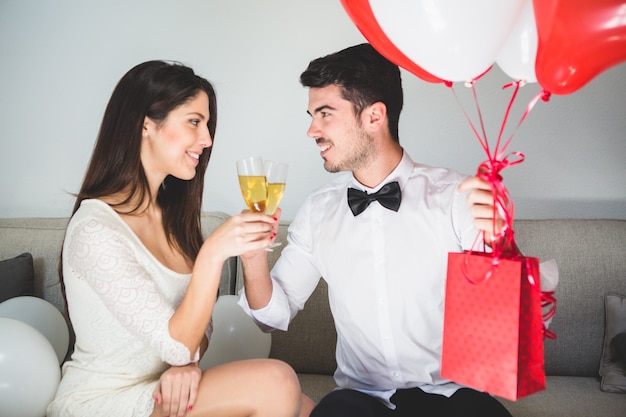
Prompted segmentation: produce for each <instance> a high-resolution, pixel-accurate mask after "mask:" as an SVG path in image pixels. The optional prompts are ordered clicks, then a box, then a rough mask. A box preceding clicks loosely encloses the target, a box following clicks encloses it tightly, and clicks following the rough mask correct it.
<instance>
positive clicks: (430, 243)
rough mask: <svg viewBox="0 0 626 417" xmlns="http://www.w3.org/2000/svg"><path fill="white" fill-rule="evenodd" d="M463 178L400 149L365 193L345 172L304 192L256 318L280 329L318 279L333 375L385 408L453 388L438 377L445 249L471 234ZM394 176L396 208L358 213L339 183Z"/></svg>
mask: <svg viewBox="0 0 626 417" xmlns="http://www.w3.org/2000/svg"><path fill="white" fill-rule="evenodd" d="M465 178H466V177H464V176H462V175H460V174H458V173H456V172H453V171H450V170H448V169H444V168H433V167H428V166H425V165H421V164H416V163H414V162H413V161H412V160H411V158H410V157H409V156H408V154H407V153H406V152H404V155H403V158H402V160H401V162H400V163H399V164H398V166H397V167H396V169H395V170H394V171H393V172H392V173H391V174H390V175H389V176H388V177H387V178H386V179H385V180H384V181H383V182H382V183H381V184H380V185H379V186H378V187H377V188H375V189H369V188H366V187H364V186H363V185H361V184H360V183H359V182H358V181H357V180H356V179H355V178H354V177H353V175H352V174H351V173H344V174H339V177H338V178H337V179H335V180H334V181H332V182H330V183H329V184H327V185H325V186H323V187H321V188H320V189H318V190H317V191H315V192H313V193H312V194H310V195H309V196H308V197H307V199H306V201H305V202H304V204H303V205H302V207H301V208H300V210H299V211H298V213H297V215H296V217H295V219H294V220H293V222H292V223H291V225H290V227H289V233H288V238H287V240H288V244H287V246H286V247H285V248H284V250H283V251H282V253H281V256H280V259H279V260H278V261H277V262H276V264H275V266H274V268H273V269H272V271H271V276H272V280H273V293H272V298H271V300H270V302H269V304H268V305H267V306H266V307H264V308H262V309H259V310H254V311H252V310H251V309H250V308H249V306H248V303H247V300H246V298H245V289H244V290H242V292H241V299H240V304H241V306H242V307H243V308H244V310H246V311H247V312H248V314H250V315H251V316H252V317H253V318H254V319H255V320H256V321H258V322H260V323H263V324H265V325H266V326H269V327H271V328H275V329H281V330H287V327H288V324H289V322H290V321H291V319H293V317H294V316H295V315H296V314H297V312H298V311H299V310H301V309H302V308H303V307H304V303H305V302H306V301H307V299H308V298H309V296H310V295H311V293H312V292H313V290H314V289H315V287H316V286H317V284H318V281H319V279H320V277H323V278H324V279H325V280H326V282H327V283H328V296H329V302H330V308H331V311H332V315H333V317H334V320H335V326H336V329H337V350H336V356H337V358H336V359H337V370H336V371H335V381H336V383H337V385H338V386H339V387H341V388H352V389H356V390H360V391H362V392H366V393H368V394H370V395H374V396H376V397H378V398H380V399H381V400H383V401H384V402H385V403H386V404H387V405H388V406H389V407H391V408H395V407H394V405H392V404H391V403H390V402H389V398H390V397H391V396H392V395H393V394H394V393H395V391H396V389H401V388H414V387H419V388H421V389H422V390H423V391H425V392H428V393H438V394H443V395H446V396H450V395H452V394H453V393H454V392H455V391H456V390H457V389H458V388H459V387H460V385H457V384H455V383H452V382H450V381H448V380H444V379H442V378H441V377H440V375H439V370H440V359H441V346H442V337H443V312H444V309H443V306H444V296H445V282H446V270H447V259H448V252H459V251H462V250H463V249H464V248H465V249H469V248H471V247H472V245H473V244H474V243H475V241H476V239H477V236H478V231H477V230H476V229H475V228H474V226H473V217H472V215H471V214H470V211H469V206H468V205H467V203H466V195H465V194H461V193H459V192H458V190H457V187H458V185H459V183H460V182H461V181H462V180H464V179H465ZM391 181H398V182H399V184H400V188H401V190H402V203H401V205H400V208H399V210H398V212H394V211H391V210H388V209H386V208H384V207H382V206H381V205H380V204H379V203H378V202H373V203H371V204H370V206H369V207H368V208H367V209H366V210H365V211H364V212H363V213H361V214H359V215H358V216H356V217H355V216H353V214H352V212H351V211H350V208H349V207H348V203H347V188H348V187H354V188H358V189H360V190H363V191H367V192H368V193H372V192H376V191H378V189H380V188H381V187H382V186H383V185H384V184H385V183H388V182H391Z"/></svg>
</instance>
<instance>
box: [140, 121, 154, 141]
mask: <svg viewBox="0 0 626 417" xmlns="http://www.w3.org/2000/svg"><path fill="white" fill-rule="evenodd" d="M155 126H156V124H155V123H154V121H153V120H152V119H150V118H149V117H148V116H146V117H144V119H143V128H142V129H141V136H143V137H144V138H145V137H148V136H149V135H150V133H152V130H153V129H154V128H155Z"/></svg>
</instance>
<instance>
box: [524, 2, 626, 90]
mask: <svg viewBox="0 0 626 417" xmlns="http://www.w3.org/2000/svg"><path fill="white" fill-rule="evenodd" d="M533 5H534V9H535V20H536V23H537V35H538V44H537V58H536V61H535V73H536V75H537V81H538V82H539V84H540V85H541V86H542V87H543V88H544V89H545V90H547V91H549V92H551V93H554V94H569V93H572V92H574V91H576V90H578V89H579V88H581V87H582V86H584V85H585V84H587V83H588V82H589V81H591V79H592V78H594V77H595V76H596V75H598V74H599V73H601V72H602V71H604V70H606V69H608V68H610V67H612V66H614V65H616V64H618V63H620V62H622V61H626V1H624V0H533Z"/></svg>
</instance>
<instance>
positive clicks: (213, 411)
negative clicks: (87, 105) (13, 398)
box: [48, 61, 310, 417]
mask: <svg viewBox="0 0 626 417" xmlns="http://www.w3.org/2000/svg"><path fill="white" fill-rule="evenodd" d="M216 120H217V107H216V97H215V92H214V90H213V87H212V85H211V84H210V83H209V82H208V81H207V80H205V79H203V78H201V77H199V76H197V75H195V74H194V72H193V70H192V69H190V68H188V67H185V66H183V65H180V64H177V63H168V62H163V61H150V62H145V63H143V64H140V65H137V66H136V67H134V68H133V69H131V70H130V71H129V72H128V73H127V74H126V75H124V77H123V78H122V79H121V80H120V82H119V83H118V85H117V86H116V88H115V90H114V91H113V94H112V96H111V99H110V101H109V104H108V106H107V108H106V111H105V114H104V118H103V121H102V125H101V127H100V132H99V134H98V139H97V142H96V146H95V149H94V153H93V155H92V158H91V161H90V164H89V167H88V170H87V173H86V176H85V179H84V182H83V184H82V187H81V190H80V193H79V194H78V196H77V199H76V204H75V206H74V211H73V215H72V218H71V220H70V223H69V225H68V228H67V231H66V236H65V242H64V244H63V255H62V267H63V283H64V286H65V291H66V298H67V304H68V310H69V314H70V318H71V321H72V324H73V328H74V331H75V333H76V344H75V349H74V353H73V354H72V358H71V360H69V361H68V362H66V363H65V364H64V366H63V377H62V380H61V383H60V385H59V389H58V392H57V394H56V397H55V399H54V401H53V402H52V403H51V404H50V406H49V408H48V416H49V417H61V416H62V417H70V416H85V417H97V416H116V417H124V416H137V417H140V416H145V417H148V416H153V417H162V416H183V415H186V416H188V417H194V416H272V417H276V416H297V415H298V412H299V409H300V404H301V401H302V397H301V393H300V386H299V383H298V380H297V377H296V375H295V373H294V372H293V370H292V369H291V368H290V367H289V366H288V365H286V364H284V363H282V362H279V361H275V360H270V359H263V360H250V361H242V362H236V363H230V364H225V365H221V366H217V367H214V368H211V369H208V370H206V371H204V372H202V371H201V370H200V369H199V368H198V360H199V359H200V357H201V355H202V353H203V352H204V351H205V350H206V348H207V346H208V342H209V338H210V334H211V330H212V329H211V314H212V311H213V307H214V305H215V300H216V294H217V292H218V285H219V280H220V275H221V269H222V265H223V263H224V261H225V260H226V259H227V258H228V257H230V256H236V255H239V254H242V253H244V252H246V251H249V250H255V249H259V248H263V247H266V246H268V245H269V244H270V243H271V242H272V240H273V239H274V238H275V236H276V229H277V221H276V219H274V218H272V217H269V216H265V215H262V214H254V213H245V214H241V215H238V216H234V217H232V218H230V219H229V220H228V221H226V222H225V223H224V224H223V225H222V226H220V227H219V228H218V229H216V230H215V231H214V232H213V233H212V234H211V235H210V236H209V237H208V238H207V239H206V240H203V237H202V234H201V228H200V213H201V203H202V191H203V186H204V173H205V171H206V168H207V164H208V162H209V157H210V155H211V146H212V144H213V135H214V134H215V127H216ZM305 400H306V401H310V400H308V399H306V398H305ZM305 408H306V407H305ZM303 413H305V412H303ZM305 414H306V413H305Z"/></svg>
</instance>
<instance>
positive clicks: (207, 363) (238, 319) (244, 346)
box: [199, 295, 272, 370]
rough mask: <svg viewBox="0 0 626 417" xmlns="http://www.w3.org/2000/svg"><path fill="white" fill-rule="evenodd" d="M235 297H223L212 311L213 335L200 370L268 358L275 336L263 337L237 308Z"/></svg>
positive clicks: (238, 307) (249, 319)
mask: <svg viewBox="0 0 626 417" xmlns="http://www.w3.org/2000/svg"><path fill="white" fill-rule="evenodd" d="M237 299H238V297H237V296H236V295H222V296H220V297H219V298H218V299H217V302H216V303H215V308H214V309H213V334H212V336H211V340H210V341H209V348H208V349H207V351H206V352H205V353H204V356H203V357H202V359H201V360H200V364H199V365H200V368H201V369H203V370H204V369H207V368H210V367H212V366H216V365H220V364H223V363H227V362H234V361H237V360H242V359H254V358H267V357H268V356H269V354H270V349H271V347H272V336H271V334H269V333H264V332H263V331H261V329H259V327H258V326H257V325H256V324H255V323H254V321H253V320H252V319H251V318H250V317H249V316H248V315H247V314H246V313H245V312H244V311H243V310H242V308H241V307H240V306H239V305H238V304H237Z"/></svg>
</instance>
